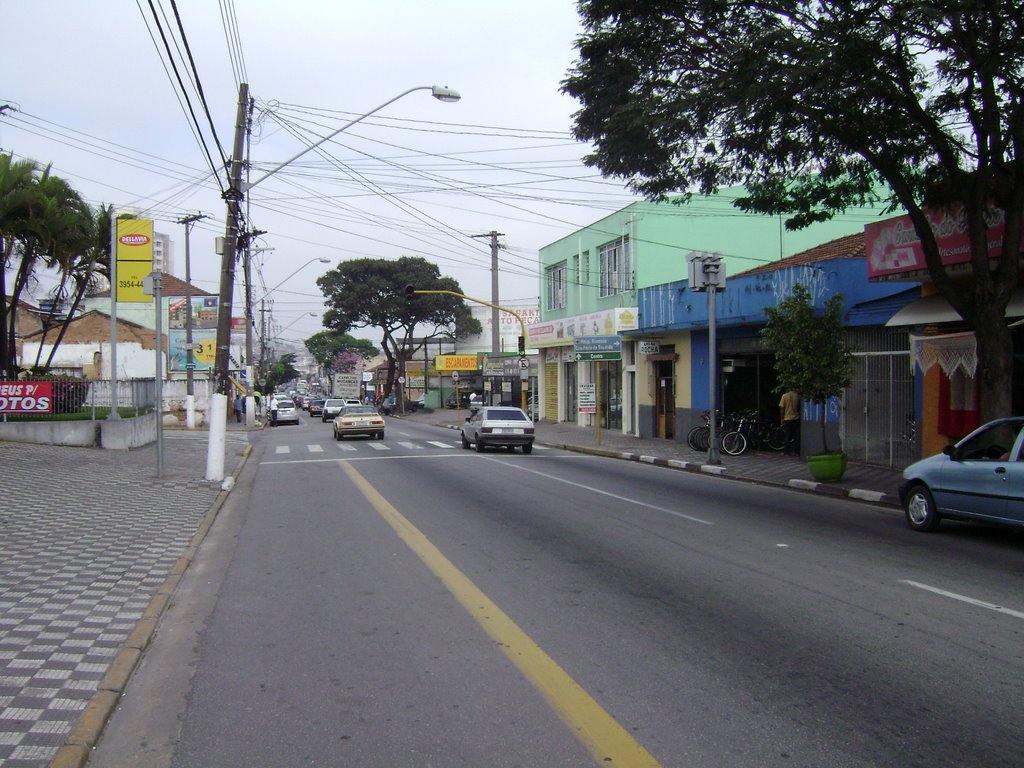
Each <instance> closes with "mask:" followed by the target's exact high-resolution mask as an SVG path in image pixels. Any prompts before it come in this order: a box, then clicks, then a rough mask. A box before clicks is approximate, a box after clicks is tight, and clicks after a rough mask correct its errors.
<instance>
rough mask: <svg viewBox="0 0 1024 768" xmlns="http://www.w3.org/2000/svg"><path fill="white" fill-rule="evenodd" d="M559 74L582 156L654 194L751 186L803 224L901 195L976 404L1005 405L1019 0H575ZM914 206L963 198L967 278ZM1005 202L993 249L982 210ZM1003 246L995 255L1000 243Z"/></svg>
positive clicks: (1019, 159) (990, 413) (1022, 147)
mask: <svg viewBox="0 0 1024 768" xmlns="http://www.w3.org/2000/svg"><path fill="white" fill-rule="evenodd" d="M580 11H581V14H582V16H583V22H584V27H585V32H584V34H583V35H582V36H581V37H580V39H579V40H578V43H577V47H578V51H579V59H578V61H577V63H576V65H575V67H574V69H573V70H572V71H571V72H570V73H569V77H568V78H567V79H566V80H565V82H564V83H563V88H564V90H565V91H566V92H567V93H569V94H571V95H572V96H574V97H576V98H577V99H578V100H579V101H580V103H581V105H582V108H581V109H580V110H579V111H578V112H577V113H576V115H575V126H574V131H575V134H576V136H577V138H579V139H581V140H584V141H589V142H592V143H593V145H594V152H593V153H592V154H591V155H590V156H589V158H588V163H590V164H591V165H594V166H596V167H597V168H599V169H600V170H601V171H602V173H604V174H606V175H610V176H618V177H621V178H623V179H626V180H627V181H628V183H629V184H630V186H631V187H632V188H633V189H635V190H636V191H638V192H640V193H642V194H644V195H645V196H647V197H648V198H651V199H661V198H664V197H666V196H668V195H670V194H674V193H681V194H683V196H684V199H685V195H686V194H688V193H691V192H694V191H699V192H701V193H705V194H710V193H712V192H714V191H716V190H717V189H719V188H721V187H723V186H728V185H734V184H743V185H745V186H746V187H747V190H748V195H747V196H746V197H745V198H744V199H742V200H740V201H739V202H738V204H739V206H740V207H741V208H744V209H746V210H748V211H754V212H762V213H769V214H776V215H779V214H784V215H786V216H788V218H787V226H789V227H791V228H799V227H803V226H806V225H808V224H810V223H813V222H816V221H821V220H825V219H828V218H830V217H831V216H833V215H835V214H836V213H839V212H842V211H844V210H845V209H846V208H847V207H850V206H855V205H859V204H862V203H866V202H870V201H874V200H876V199H877V197H878V196H879V192H878V190H886V191H885V192H883V193H882V194H881V196H882V197H883V198H884V199H885V200H887V201H888V202H889V203H890V204H891V205H892V206H893V210H895V209H896V208H898V207H902V208H903V209H904V210H906V211H907V212H908V213H909V215H910V218H911V221H912V222H913V224H914V228H915V230H916V233H917V235H918V237H919V238H920V240H921V243H922V246H923V250H924V253H925V256H926V260H927V264H928V270H929V274H930V277H931V279H932V281H933V282H934V284H935V286H936V287H937V288H938V290H939V291H940V292H941V294H942V295H943V296H944V297H945V298H946V299H947V300H948V301H949V302H950V304H951V305H952V306H953V307H954V308H955V309H956V310H957V311H958V312H959V313H960V315H961V317H962V318H964V320H965V321H966V322H967V324H968V325H969V326H970V327H971V328H973V330H974V331H975V333H976V336H977V343H978V352H979V363H980V364H979V369H980V376H981V390H982V403H981V406H982V415H983V417H987V418H990V417H995V416H997V415H1006V414H1008V413H1009V410H1010V407H1011V384H1012V338H1011V335H1010V330H1009V328H1008V325H1007V322H1006V319H1005V310H1006V306H1007V303H1008V301H1009V299H1010V297H1011V294H1012V292H1013V291H1014V290H1015V289H1016V288H1017V287H1018V284H1019V282H1020V260H1019V258H1018V254H1019V253H1020V250H1021V226H1022V224H1024V109H1022V98H1021V96H1022V88H1021V86H1022V72H1024V14H1022V13H1021V12H1020V5H1019V3H1018V2H1016V0H993V2H988V3H962V2H927V3H926V2H920V0H895V1H893V0H890V1H888V2H877V1H875V0H855V1H854V2H838V1H835V2H830V1H821V0H783V1H782V2H744V3H737V2H732V0H660V1H659V2H645V3H635V2H630V1H629V0H584V1H583V2H581V3H580ZM925 207H930V208H934V209H944V208H948V209H950V210H953V211H962V215H963V218H964V221H965V223H966V227H967V231H968V234H969V236H970V241H971V264H972V267H973V280H972V281H970V282H957V281H955V280H954V279H953V277H951V276H950V275H949V274H948V273H947V272H946V270H945V269H944V267H943V265H942V263H941V260H940V255H939V250H938V245H937V243H936V238H935V234H934V233H933V231H932V229H931V227H930V225H929V224H928V221H927V219H926V218H925V215H924V209H925ZM993 207H995V208H997V209H1000V210H1001V211H1002V212H1003V215H1004V216H1005V229H1006V237H1005V239H1004V244H1003V251H1002V254H1008V255H1009V258H999V260H998V262H996V261H994V260H993V261H992V262H990V260H989V251H988V237H987V226H988V225H987V220H989V219H990V218H991V214H992V211H991V209H992V208H993ZM1002 254H997V256H998V255H1002Z"/></svg>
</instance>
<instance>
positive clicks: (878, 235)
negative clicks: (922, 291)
mask: <svg viewBox="0 0 1024 768" xmlns="http://www.w3.org/2000/svg"><path fill="white" fill-rule="evenodd" d="M987 213H988V215H987V217H986V219H987V221H986V223H987V224H988V254H989V258H990V259H998V258H999V257H1000V256H1001V255H1002V251H1003V236H1004V234H1005V232H1006V214H1005V212H1004V211H1002V210H1000V209H998V208H989V209H988V212H987ZM925 216H926V218H927V219H928V223H929V224H930V225H931V228H932V231H933V232H934V233H935V240H936V242H937V243H938V246H939V253H940V254H941V257H942V263H943V265H945V266H946V267H947V268H949V267H953V271H955V270H956V267H957V265H966V264H967V263H968V262H970V260H971V241H970V238H969V237H968V234H967V217H966V216H965V215H964V211H963V208H962V207H958V208H955V209H953V210H951V211H946V210H938V211H925ZM864 236H865V241H866V242H865V249H866V252H867V261H868V279H872V278H884V277H894V276H896V275H899V276H900V277H901V278H904V279H905V278H910V277H922V276H924V275H926V274H927V273H928V266H927V265H926V264H925V261H924V249H923V248H922V247H921V241H920V240H919V239H918V237H917V232H916V231H915V230H914V225H913V224H911V222H910V217H909V216H899V217H897V218H894V219H887V220H885V221H880V222H877V223H872V224H867V225H865V227H864Z"/></svg>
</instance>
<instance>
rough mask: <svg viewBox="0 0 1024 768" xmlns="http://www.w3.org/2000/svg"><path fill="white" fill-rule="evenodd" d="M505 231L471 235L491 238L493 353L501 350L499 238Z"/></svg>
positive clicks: (495, 353)
mask: <svg viewBox="0 0 1024 768" xmlns="http://www.w3.org/2000/svg"><path fill="white" fill-rule="evenodd" d="M504 236H505V234H504V233H503V232H495V231H494V230H491V231H490V232H488V233H486V234H483V235H470V237H489V238H490V239H491V354H493V355H497V354H498V353H499V352H501V325H500V324H499V323H498V308H497V306H496V305H497V304H498V238H499V237H504Z"/></svg>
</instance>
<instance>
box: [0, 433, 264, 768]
mask: <svg viewBox="0 0 1024 768" xmlns="http://www.w3.org/2000/svg"><path fill="white" fill-rule="evenodd" d="M228 429H229V432H228V435H227V447H226V451H225V465H224V471H225V474H226V475H232V474H235V473H237V471H238V468H239V467H240V465H241V462H242V461H243V459H244V457H245V456H246V455H248V445H249V439H248V435H247V434H246V432H245V430H244V427H243V426H242V425H236V424H234V423H232V424H229V426H228ZM206 445H207V441H206V433H200V432H191V433H189V432H184V431H174V430H167V431H165V433H164V452H163V453H164V467H163V470H164V471H163V476H162V477H160V478H158V477H157V476H156V446H155V445H151V446H147V447H145V448H139V449H135V450H131V451H113V450H103V449H100V448H70V447H61V446H48V445H31V444H26V443H5V442H0V478H2V488H3V497H4V503H3V508H2V511H0V766H2V767H3V768H29V767H31V768H41V767H42V766H47V765H50V764H51V762H52V761H55V759H57V762H55V763H54V764H55V765H57V764H59V765H75V764H79V763H78V761H77V759H75V758H77V757H78V756H84V755H87V754H88V749H89V747H90V746H91V745H90V744H89V743H88V741H89V739H90V738H95V736H96V735H98V733H99V729H100V728H101V727H102V722H103V720H101V719H100V715H101V714H102V713H101V712H100V710H102V708H103V707H104V706H105V705H107V704H110V705H112V704H113V702H116V699H117V696H118V695H119V693H120V691H121V690H123V685H124V683H126V682H127V677H128V675H129V674H130V673H131V670H132V669H133V667H134V663H133V662H134V660H136V659H137V658H138V656H139V654H140V653H141V651H142V649H143V648H144V647H145V645H146V643H147V642H148V639H149V636H150V634H151V632H152V629H153V626H154V625H155V618H153V617H154V616H156V615H158V613H159V610H160V608H162V604H163V602H162V601H163V600H166V595H167V594H169V589H170V586H171V584H172V583H174V579H175V574H176V573H177V571H178V569H181V568H182V567H183V565H184V563H185V561H183V558H187V557H188V556H189V555H188V553H189V548H190V546H194V542H193V539H194V538H201V533H200V534H199V535H198V536H197V532H201V531H203V530H204V528H203V526H204V521H206V522H207V523H208V521H209V520H211V519H212V515H211V514H210V513H211V511H212V510H215V509H217V508H219V504H220V502H221V501H222V500H223V494H224V492H223V491H222V488H221V483H214V482H207V481H206V480H205V479H204V478H205V475H206ZM147 619H149V620H148V621H147ZM87 707H88V711H87ZM83 715H84V716H83ZM104 719H105V718H104ZM68 743H75V746H74V747H73V748H69V747H67V746H65V745H66V744H68ZM62 747H63V749H62ZM58 753H61V757H60V758H58ZM67 756H72V759H71V760H67V759H65V758H66V757H67Z"/></svg>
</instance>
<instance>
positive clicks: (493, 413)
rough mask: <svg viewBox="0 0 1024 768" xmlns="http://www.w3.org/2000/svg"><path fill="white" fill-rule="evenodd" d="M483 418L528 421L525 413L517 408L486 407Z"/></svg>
mask: <svg viewBox="0 0 1024 768" xmlns="http://www.w3.org/2000/svg"><path fill="white" fill-rule="evenodd" d="M484 418H485V419H490V420H492V421H529V420H530V419H529V418H528V417H527V415H526V414H525V413H523V412H522V411H520V410H519V409H518V408H488V409H487V413H486V414H484Z"/></svg>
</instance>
